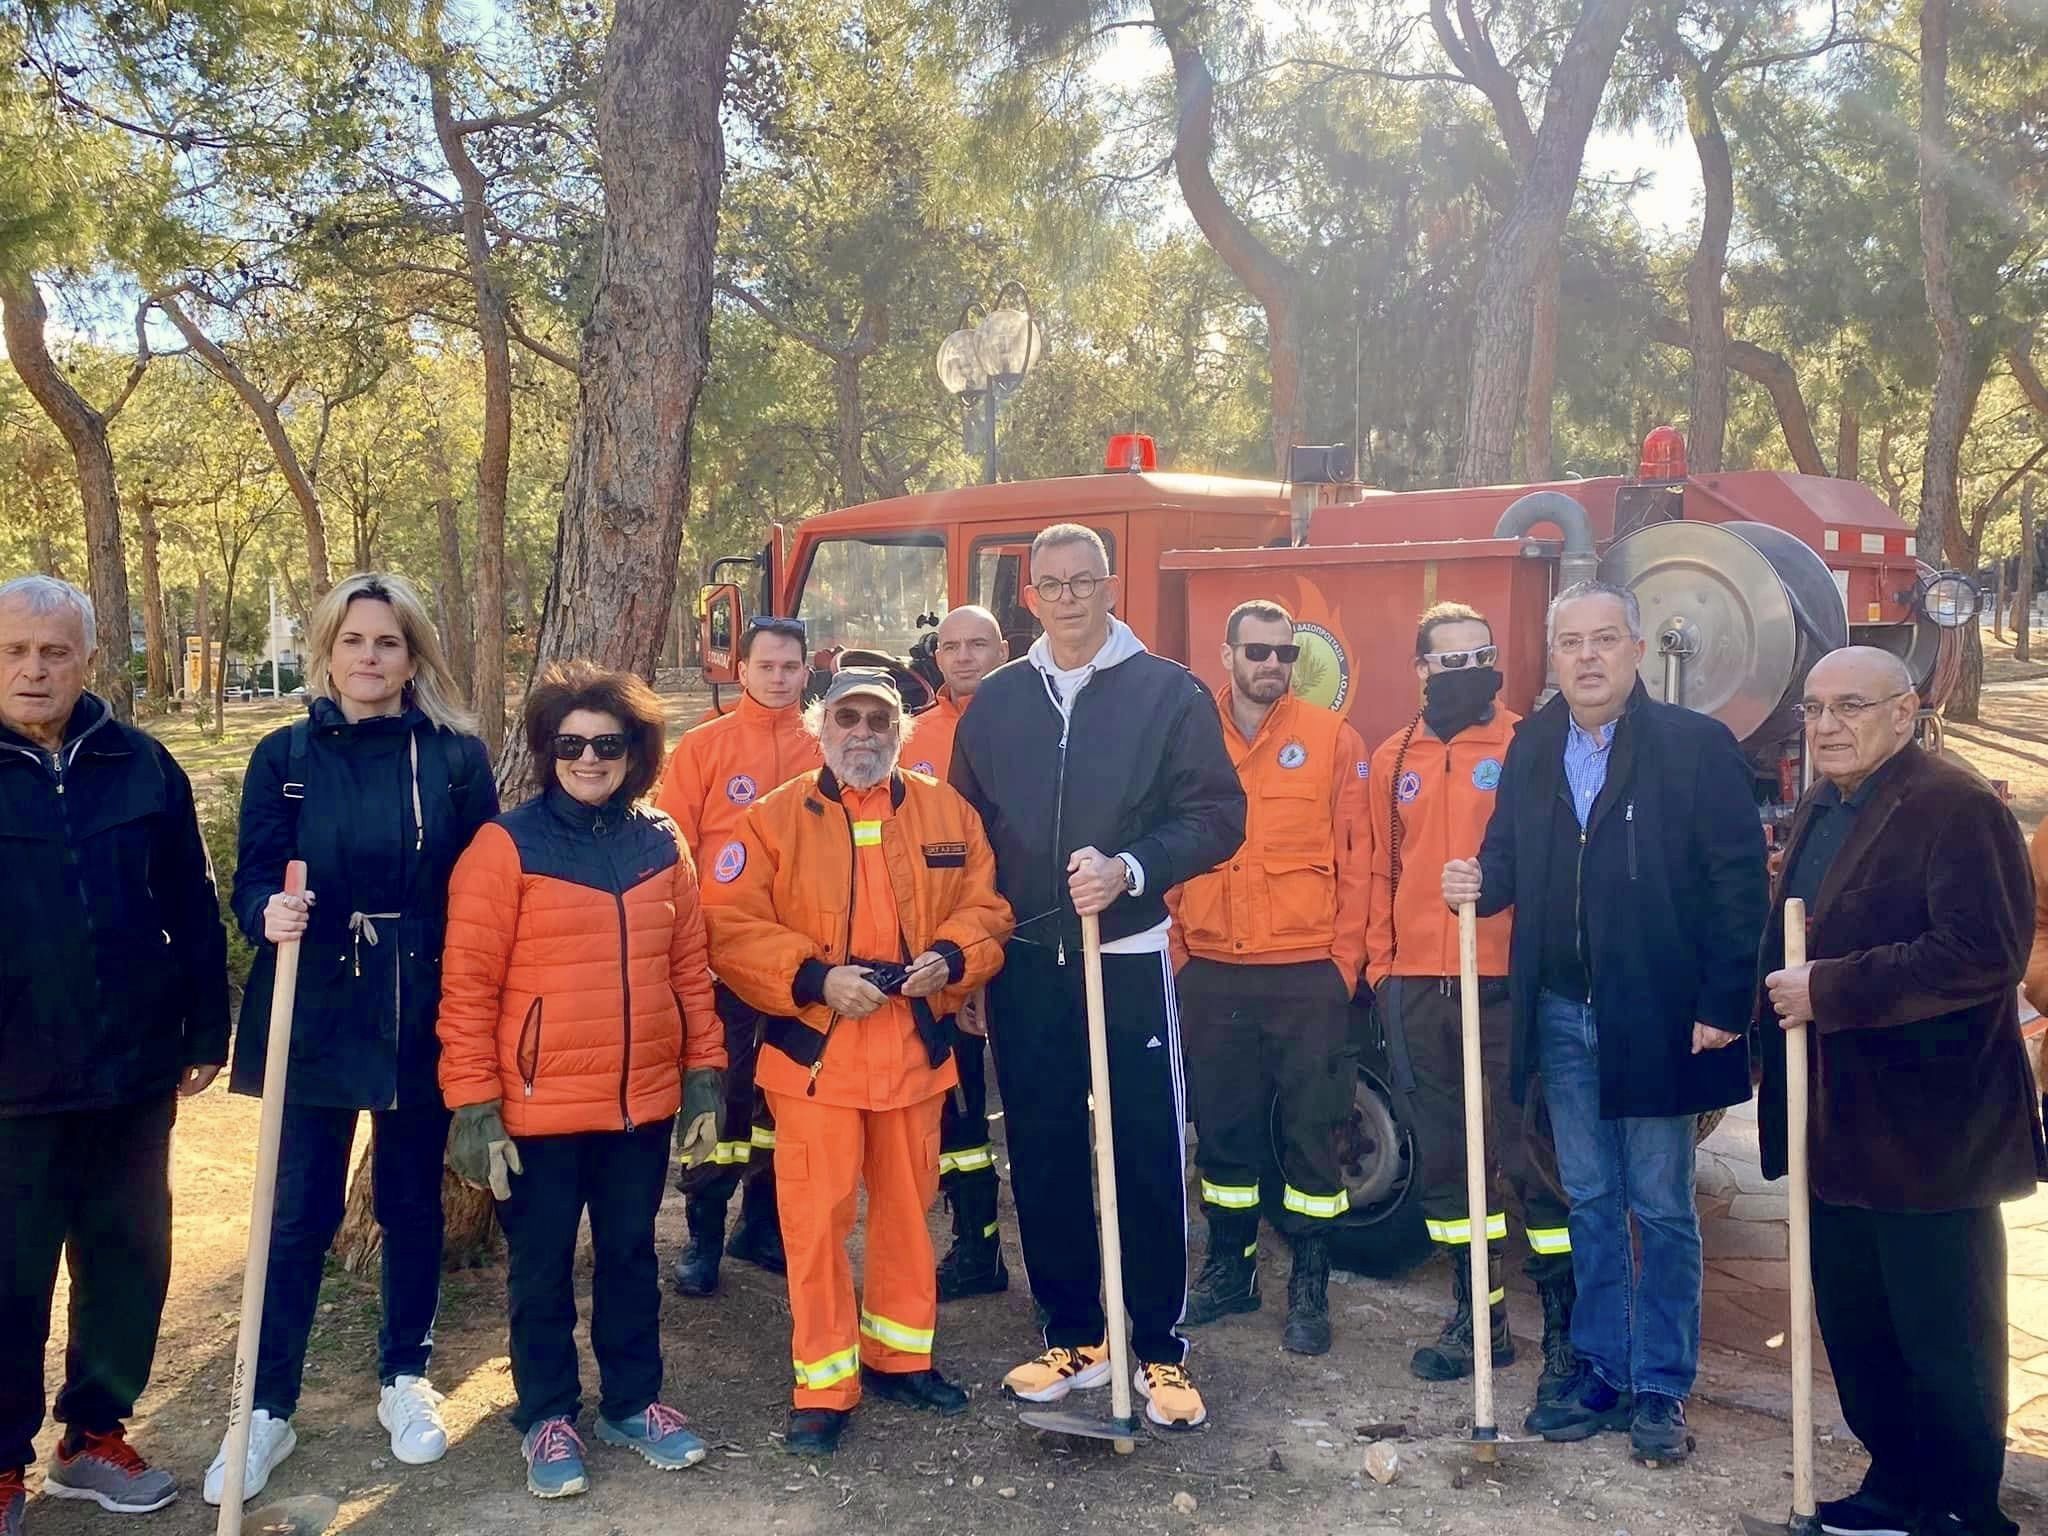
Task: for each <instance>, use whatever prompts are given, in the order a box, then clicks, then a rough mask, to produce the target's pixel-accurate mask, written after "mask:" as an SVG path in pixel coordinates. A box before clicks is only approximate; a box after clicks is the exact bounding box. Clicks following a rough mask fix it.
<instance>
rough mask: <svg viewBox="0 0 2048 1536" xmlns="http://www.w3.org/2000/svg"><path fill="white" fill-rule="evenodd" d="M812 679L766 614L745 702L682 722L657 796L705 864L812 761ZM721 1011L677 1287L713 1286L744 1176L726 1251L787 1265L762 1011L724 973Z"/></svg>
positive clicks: (756, 624)
mask: <svg viewBox="0 0 2048 1536" xmlns="http://www.w3.org/2000/svg"><path fill="white" fill-rule="evenodd" d="M809 678H810V666H809V658H808V654H807V652H806V651H805V648H804V626H803V624H802V622H801V621H799V620H796V619H782V618H775V617H772V616H769V615H763V616H761V617H758V618H756V619H754V620H753V621H752V622H751V623H750V624H748V626H747V629H746V632H745V634H743V635H742V636H741V637H740V702H739V707H738V708H737V709H735V710H732V711H731V712H730V713H727V714H723V715H719V716H716V717H715V718H713V719H710V720H707V721H705V722H704V723H703V724H701V725H697V726H693V727H692V728H691V729H690V730H688V731H685V732H684V733H683V738H682V740H680V741H678V742H677V743H676V748H675V751H674V752H672V753H671V754H670V755H669V760H668V768H667V770H666V771H665V772H664V773H663V775H662V780H661V788H660V789H659V791H657V792H656V794H655V798H654V803H655V805H656V806H658V807H659V808H660V809H661V810H664V811H666V812H667V813H668V814H669V815H670V816H671V817H673V818H674V819H675V823H676V826H677V828H678V829H680V830H681V832H682V834H683V841H684V843H686V844H687V845H688V846H689V850H690V856H691V857H692V858H693V859H694V860H695V861H696V864H697V868H698V869H699V870H700V871H703V870H708V869H709V868H710V861H711V859H712V858H713V857H714V856H715V855H716V853H717V851H718V850H719V849H720V848H722V847H724V846H725V845H726V844H727V843H728V842H730V841H731V840H732V837H733V834H734V832H735V831H736V830H737V829H738V827H739V824H740V822H741V820H742V819H744V818H745V817H746V815H747V813H748V812H749V810H750V809H751V808H752V807H753V805H754V804H755V802H756V801H758V800H759V799H760V798H761V797H762V796H763V795H765V794H767V793H768V792H769V791H770V790H771V789H774V788H775V787H776V786H777V785H780V784H784V783H787V782H788V781H789V780H790V779H793V778H795V777H796V776H797V775H798V774H800V773H803V772H804V771H806V770H807V769H811V768H815V767H817V766H818V743H817V740H816V739H815V738H814V737H813V736H811V735H810V733H809V732H807V731H806V730H805V729H804V726H803V693H804V684H805V683H806V682H807V681H808V680H809ZM716 995H717V1000H718V1017H719V1020H720V1022H721V1023H722V1024H723V1025H724V1026H725V1054H726V1059H727V1061H728V1063H729V1065H728V1067H727V1069H726V1074H725V1110H724V1114H723V1116H722V1117H721V1119H720V1122H719V1127H718V1146H717V1149H716V1150H715V1151H714V1152H713V1154H712V1156H711V1157H710V1158H709V1159H708V1160H707V1161H705V1162H702V1163H699V1164H697V1165H696V1166H695V1167H692V1168H685V1169H684V1170H683V1171H682V1173H681V1176H680V1177H679V1178H678V1180H677V1185H678V1187H679V1188H681V1189H682V1191H683V1192H684V1194H685V1195H686V1196H687V1197H688V1198H687V1199H686V1200H685V1202H684V1208H683V1209H684V1216H685V1220H686V1223H687V1225H688V1227H689V1230H690V1244H689V1246H688V1247H687V1248H685V1249H684V1250H683V1253H682V1256H681V1257H680V1258H678V1259H677V1260H676V1262H675V1267H674V1269H673V1271H672V1272H671V1276H670V1278H671V1280H672V1281H673V1283H674V1285H675V1288H676V1290H677V1291H678V1292H679V1293H681V1294H682V1295H684V1296H709V1295H711V1294H712V1292H714V1291H716V1290H717V1289H718V1266H719V1261H720V1259H721V1258H722V1257H723V1256H724V1255H725V1253H726V1252H727V1251H728V1247H727V1243H726V1236H725V1208H726V1206H727V1205H729V1204H730V1203H731V1201H732V1196H733V1191H734V1190H736V1189H738V1188H739V1187H740V1183H741V1178H742V1175H744V1176H745V1182H746V1194H745V1196H744V1197H743V1199H742V1200H741V1203H740V1221H739V1226H738V1228H737V1229H736V1230H735V1231H734V1232H733V1235H732V1242H731V1245H730V1250H729V1251H730V1252H731V1254H732V1256H733V1257H734V1258H736V1259H744V1260H746V1261H747V1262H748V1263H750V1264H758V1265H760V1266H761V1268H763V1269H766V1270H769V1271H771V1272H773V1273H775V1274H778V1275H779V1274H781V1273H782V1271H783V1258H782V1228H781V1224H780V1223H779V1222H778V1221H777V1220H776V1215H775V1167H774V1163H773V1157H774V1152H775V1121H774V1118H773V1117H772V1116H770V1115H769V1114H768V1112H767V1109H766V1106H765V1105H764V1104H763V1103H762V1102H761V1099H760V1095H759V1094H757V1093H756V1092H755V1091H754V1053H755V1051H756V1050H757V1049H758V1048H759V1047H758V1040H759V1034H760V1028H761V1016H760V1015H759V1014H758V1013H756V1012H755V1011H754V1010H753V1009H752V1008H750V1007H748V1006H747V1005H746V1004H745V1003H743V1002H741V1001H740V999H739V997H738V996H737V994H735V993H734V992H733V990H732V989H731V988H730V987H728V986H726V985H725V984H724V983H723V982H722V981H721V982H719V984H718V986H717V989H716Z"/></svg>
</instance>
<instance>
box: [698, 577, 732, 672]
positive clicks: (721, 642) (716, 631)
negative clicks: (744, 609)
mask: <svg viewBox="0 0 2048 1536" xmlns="http://www.w3.org/2000/svg"><path fill="white" fill-rule="evenodd" d="M697 613H698V620H697V653H698V655H699V656H700V657H702V658H703V662H704V681H705V682H707V683H709V684H711V685H712V686H713V687H723V686H725V685H727V684H731V683H737V682H738V681H739V680H740V589H739V587H738V586H736V585H735V584H734V583H732V582H730V581H721V582H715V583H713V584H712V585H710V586H707V587H700V588H699V589H698V592H697Z"/></svg>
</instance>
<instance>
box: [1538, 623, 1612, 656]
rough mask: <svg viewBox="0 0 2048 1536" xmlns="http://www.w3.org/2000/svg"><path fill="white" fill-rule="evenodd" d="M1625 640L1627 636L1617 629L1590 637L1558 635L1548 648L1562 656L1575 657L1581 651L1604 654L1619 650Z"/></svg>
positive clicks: (1604, 630) (1599, 632) (1607, 630)
mask: <svg viewBox="0 0 2048 1536" xmlns="http://www.w3.org/2000/svg"><path fill="white" fill-rule="evenodd" d="M1627 638H1628V636H1626V635H1624V634H1623V633H1622V632H1621V631H1620V630H1618V629H1603V630H1598V631H1596V632H1595V633H1593V634H1590V635H1559V636H1558V637H1557V638H1556V639H1555V640H1553V641H1551V642H1550V647H1551V649H1552V650H1554V651H1556V652H1558V654H1560V655H1563V656H1576V655H1578V654H1579V652H1581V651H1600V652H1603V653H1604V652H1607V651H1613V650H1619V649H1620V648H1621V644H1622V642H1623V641H1624V640H1626V639H1627Z"/></svg>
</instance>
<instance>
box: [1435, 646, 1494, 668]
mask: <svg viewBox="0 0 2048 1536" xmlns="http://www.w3.org/2000/svg"><path fill="white" fill-rule="evenodd" d="M1499 656H1500V647H1499V646H1497V645H1482V646H1480V647H1479V648H1478V649H1477V650H1475V651H1428V652H1425V653H1424V655H1423V659H1424V660H1425V661H1434V662H1435V663H1436V664H1437V665H1438V666H1439V667H1442V668H1443V669H1444V671H1446V672H1456V671H1459V670H1460V669H1461V668H1464V667H1467V666H1473V667H1490V666H1492V665H1493V664H1494V662H1495V661H1496V660H1497V659H1498V658H1499Z"/></svg>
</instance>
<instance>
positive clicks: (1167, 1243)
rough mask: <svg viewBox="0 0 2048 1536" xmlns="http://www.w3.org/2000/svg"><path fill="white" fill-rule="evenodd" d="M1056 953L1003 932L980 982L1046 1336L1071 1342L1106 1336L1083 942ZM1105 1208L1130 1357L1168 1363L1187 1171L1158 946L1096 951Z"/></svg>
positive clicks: (1182, 1274) (1174, 1032)
mask: <svg viewBox="0 0 2048 1536" xmlns="http://www.w3.org/2000/svg"><path fill="white" fill-rule="evenodd" d="M1066 959H1067V963H1066V964H1065V965H1064V966H1062V965H1060V964H1058V962H1057V958H1056V951H1055V950H1053V949H1051V948H1048V947H1046V946H1043V945H1039V944H1030V943H1025V942H1023V941H1021V940H1017V941H1013V942H1012V943H1011V944H1010V945H1009V948H1008V952H1007V955H1006V958H1005V960H1004V963H1003V969H1002V971H1001V972H1000V974H998V975H997V976H996V978H995V980H994V981H992V982H990V983H989V988H988V992H989V1015H990V1018H991V1020H992V1021H993V1024H992V1027H993V1031H994V1034H995V1058H996V1081H997V1084H998V1085H999V1086H1000V1088H1001V1090H1002V1095H1003V1117H1004V1118H1003V1124H1004V1127H1005V1130H1006V1133H1007V1138H1008V1144H1009V1153H1010V1192H1011V1195H1012V1197H1013V1198H1014V1199H1015V1200H1016V1203H1017V1228H1018V1233H1019V1236H1020V1237H1021V1238H1022V1239H1023V1246H1024V1265H1025V1268H1026V1269H1027V1270H1029V1271H1030V1275H1031V1293H1032V1295H1033V1296H1035V1297H1036V1298H1037V1299H1038V1301H1039V1303H1040V1304H1041V1305H1042V1306H1043V1307H1044V1308H1045V1309H1046V1312H1047V1316H1048V1321H1047V1323H1046V1329H1045V1341H1046V1343H1047V1344H1049V1345H1064V1346H1067V1347H1069V1348H1075V1347H1079V1346H1082V1345H1090V1344H1099V1343H1101V1342H1102V1340H1103V1337H1104V1331H1103V1330H1104V1323H1103V1311H1102V1272H1101V1263H1102V1261H1101V1249H1100V1246H1099V1244H1098V1241H1097V1237H1096V1222H1095V1197H1094V1185H1093V1179H1092V1170H1093V1167H1094V1156H1095V1153H1094V1149H1093V1143H1092V1142H1091V1140H1090V1129H1089V1117H1088V1013H1087V1003H1086V999H1085V997H1084V994H1083V991H1082V986H1083V983H1082V980H1081V969H1082V967H1081V955H1080V951H1079V950H1078V949H1077V948H1076V947H1074V946H1073V945H1069V946H1068V947H1067V951H1066ZM1102 986H1103V997H1104V1004H1105V1012H1106V1014H1107V1016H1108V1025H1109V1082H1110V1105H1111V1109H1112V1111H1113V1114H1114V1118H1115V1137H1116V1182H1117V1210H1118V1214H1119V1216H1120V1218H1121V1225H1122V1229H1123V1244H1122V1247H1123V1256H1124V1305H1125V1308H1126V1309H1127V1310H1128V1311H1129V1313H1130V1318H1131V1350H1132V1353H1133V1354H1134V1355H1135V1356H1136V1357H1137V1359H1138V1360H1139V1361H1140V1362H1144V1363H1162V1364H1176V1363H1178V1362H1179V1361H1180V1360H1181V1359H1182V1358H1183V1356H1184V1355H1185V1354H1186V1352H1187V1341H1186V1340H1185V1339H1183V1338H1182V1337H1181V1336H1180V1334H1179V1333H1178V1332H1177V1331H1176V1329H1177V1327H1178V1325H1179V1323H1180V1318H1181V1310H1182V1308H1183V1307H1184V1306H1185V1305H1186V1302H1187V1268H1188V1258H1187V1243H1188V1237H1187V1183H1186V1173H1185V1164H1184V1158H1185V1155H1186V1144H1185V1139H1184V1137H1183V1134H1182V1130H1183V1122H1184V1120H1185V1104H1186V1096H1185V1092H1184V1090H1183V1088H1182V1083H1181V1058H1180V1030H1179V1022H1178V1020H1177V1018H1176V1017H1175V1014H1174V1000H1173V969H1172V965H1171V963H1170V962H1169V960H1168V958H1167V956H1166V955H1164V954H1163V953H1162V954H1156V955H1104V956H1103V957H1102Z"/></svg>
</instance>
